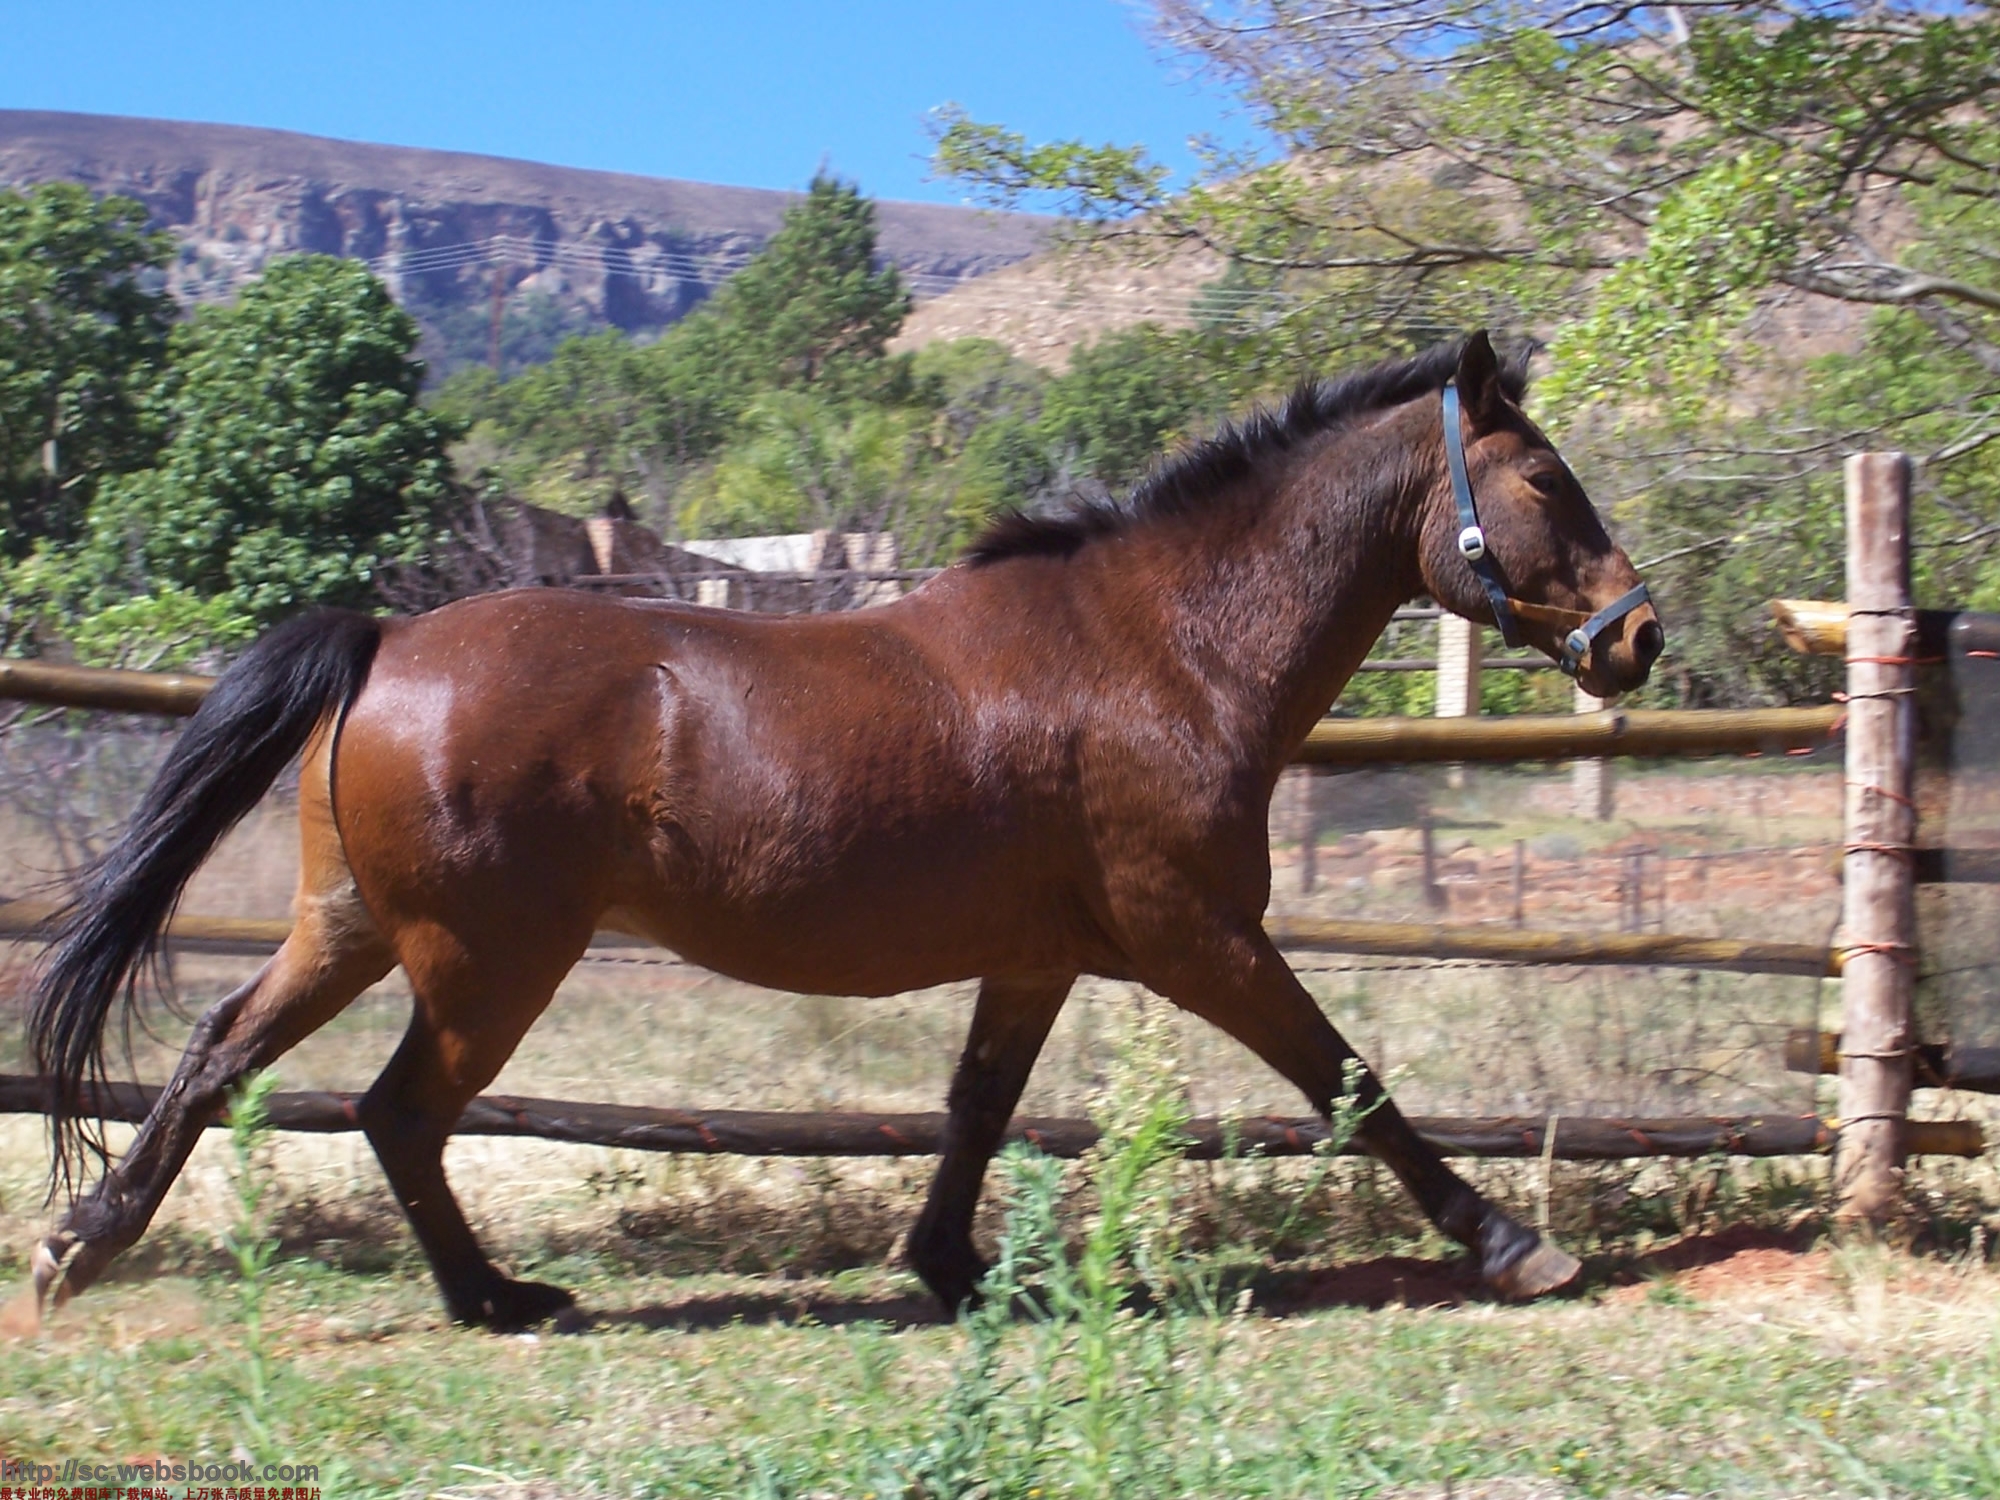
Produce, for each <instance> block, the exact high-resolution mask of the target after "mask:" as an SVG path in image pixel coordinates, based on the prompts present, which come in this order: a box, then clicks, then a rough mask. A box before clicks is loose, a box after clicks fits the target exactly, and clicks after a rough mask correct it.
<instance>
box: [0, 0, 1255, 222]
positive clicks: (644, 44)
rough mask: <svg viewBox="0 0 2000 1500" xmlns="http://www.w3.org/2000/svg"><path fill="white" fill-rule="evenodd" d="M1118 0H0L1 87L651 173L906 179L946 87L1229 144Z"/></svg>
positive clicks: (922, 183)
mask: <svg viewBox="0 0 2000 1500" xmlns="http://www.w3.org/2000/svg"><path fill="white" fill-rule="evenodd" d="M1143 24H1144V15H1143V12H1141V11H1140V10H1138V9H1137V8H1135V7H1133V6H1131V5H1127V4H1124V3H1121V0H1007V3H998V4H989V3H979V4H954V3H952V0H929V3H916V0H849V3H845V4H842V3H819V4H813V3H805V0H769V3H759V0H740V3H736V4H715V3H711V4H702V5H689V4H669V3H644V0H571V3H568V4H564V5H549V4H546V3H543V4H537V5H526V4H521V3H519V0H485V3H482V4H470V3H462V0H442V3H434V0H401V3H394V4H391V3H384V0H340V3H327V0H258V3H247V0H209V3H206V4H199V5H190V4H175V3H172V0H168V3H165V4H162V3H159V0H151V3H137V0H0V36H4V37H5V38H6V42H5V45H6V50H7V52H8V54H9V56H10V64H9V66H8V67H7V69H6V74H5V79H6V81H5V83H4V84H0V106H4V107H12V108H17V109H66V110H81V111H86V112H94V113H103V114H124V115H149V116H156V117H162V118H167V119H179V120H208V121H219V122H223V123H227V124H237V125H265V126H271V127H274V128H278V129H284V130H300V131H306V132H309V133H312V134H316V135H330V136H339V137H343V138H346V139H351V140H367V141H382V142H388V143H391V144H396V145H408V146H435V147H441V148H446V149H451V150H462V151H481V152H488V153H491V154H493V155H498V156H518V157H526V158H529V159H532V160H537V161H550V162H558V163H562V164H564V165H569V166H579V167H599V168H605V169H610V170H614V171H625V172H643V173H648V174H651V175H655V176H662V177H685V178H692V179H696V180H700V181H709V182H726V183H735V184H740V185H743V186H748V187H769V188H796V187H801V186H803V185H804V183H805V182H806V181H807V179H809V178H810V177H811V175H812V173H813V170H814V168H815V167H817V166H818V165H819V164H820V162H821V161H822V160H824V161H825V162H827V163H828V164H829V165H830V166H831V167H832V168H833V170H835V171H836V172H838V173H839V174H840V175H842V176H844V177H848V178H851V179H854V180H857V181H859V182H860V184H861V186H862V188H863V189H864V190H865V191H866V192H868V193H870V194H871V195H874V196H877V197H883V198H917V199H926V200H930V201H934V202H958V201H962V200H963V198H964V191H963V189H961V188H959V187H957V186H956V185H954V184H951V183H943V182H931V181H927V180H926V166H925V161H924V158H925V156H926V153H927V150H928V137H927V136H926V134H925V132H924V125H923V122H924V117H925V115H926V113H927V112H928V111H930V110H931V109H933V108H935V107H936V106H938V105H941V104H943V103H945V102H947V101H956V102H957V103H959V104H962V105H963V106H965V107H966V109H968V110H969V111H971V113H972V115H973V117H974V118H976V119H980V120H990V121H995V122H999V123H1003V124H1006V125H1008V126H1010V127H1012V128H1014V129H1017V130H1020V131H1023V132H1025V133H1026V134H1028V135H1029V136H1030V137H1031V138H1034V139H1048V138H1052V137H1058V136H1079V137H1082V138H1085V139H1087V140H1090V141H1093V142H1100V141H1112V142H1117V143H1119V144H1134V143H1144V144H1146V145H1147V146H1149V147H1151V148H1152V149H1153V150H1154V151H1155V153H1156V154H1157V155H1158V156H1160V157H1161V159H1163V160H1165V161H1166V162H1168V164H1169V165H1171V166H1173V167H1174V168H1175V169H1176V171H1177V172H1185V171H1187V170H1189V169H1190V168H1191V166H1192V162H1193V158H1192V156H1191V154H1190V153H1189V151H1188V149H1187V141H1188V138H1189V137H1191V136H1197V135H1203V134H1210V135H1218V136H1221V137H1223V138H1225V139H1231V140H1235V141H1240V140H1241V138H1242V136H1243V127H1242V124H1241V122H1240V120H1239V119H1238V118H1236V117H1235V116H1234V115H1233V114H1232V106H1231V102H1230V101H1229V100H1228V99H1227V98H1226V97H1224V96H1223V95H1222V94H1220V93H1219V92H1218V91H1216V90H1214V89H1212V88H1203V87H1200V86H1197V85H1196V84H1194V83H1191V82H1190V81H1188V77H1187V73H1188V70H1187V68H1186V67H1185V65H1184V64H1179V63H1176V62H1174V61H1172V60H1168V59H1163V58H1162V57H1161V56H1160V55H1159V53H1158V52H1157V51H1156V50H1155V49H1154V48H1153V47H1152V46H1151V45H1150V43H1149V41H1148V39H1147V37H1146V35H1145V34H1144V31H1143Z"/></svg>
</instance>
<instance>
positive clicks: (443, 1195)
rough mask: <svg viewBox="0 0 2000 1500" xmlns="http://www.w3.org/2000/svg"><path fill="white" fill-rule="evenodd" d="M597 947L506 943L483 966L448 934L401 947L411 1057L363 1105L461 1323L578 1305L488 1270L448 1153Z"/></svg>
mask: <svg viewBox="0 0 2000 1500" xmlns="http://www.w3.org/2000/svg"><path fill="white" fill-rule="evenodd" d="M498 928H499V924H496V929H498ZM524 930H532V928H531V927H529V928H525V929H524ZM589 940H590V931H589V927H588V924H585V925H584V926H583V927H582V928H581V930H580V931H579V932H577V933H575V934H572V935H571V937H570V940H568V941H564V942H560V943H554V944H547V945H542V946H540V947H538V948H537V949H536V951H534V952H532V953H529V952H524V951H520V950H521V949H522V948H523V945H522V944H519V943H508V944H505V945H504V946H505V947H506V948H507V949H508V950H511V951H509V952H505V953H501V952H488V953H486V954H484V955H483V956H475V955H472V954H469V953H467V952H466V951H465V949H464V948H463V947H461V946H460V944H459V943H458V941H457V940H456V939H455V938H454V937H452V936H451V935H450V934H448V933H445V932H443V931H441V930H436V929H432V930H429V931H427V932H424V933H422V934H421V935H417V936H411V935H405V936H404V937H402V938H399V941H398V947H399V949H400V950H401V951H402V955H403V965H404V968H405V969H406V970H407V971H408V972H409V975H410V981H411V984H412V986H413V988H414V989H415V990H416V995H417V1003H416V1009H415V1012H414V1014H413V1015H412V1016H411V1018H410V1028H409V1030H408V1031H407V1032H405V1033H404V1035H403V1041H402V1045H401V1046H399V1047H398V1048H397V1049H396V1055H395V1056H394V1057H392V1058H391V1059H390V1060H389V1065H388V1066H387V1067H386V1068H384V1069H383V1070H382V1075H381V1076H380V1077H379V1078H377V1079H376V1080H375V1083H374V1085H373V1086H372V1087H371V1088H370V1089H369V1090H368V1093H367V1096H366V1097H365V1098H364V1099H363V1100H362V1102H361V1110H360V1114H361V1128H362V1129H363V1130H364V1131H366V1132H367V1135H368V1141H369V1144H370V1145H372V1146H373V1147H374V1148H375V1154H376V1156H377V1157H378V1158H380V1160H381V1162H382V1171H383V1173H384V1175H385V1176H387V1177H388V1179H389V1186H390V1189H391V1190H392V1191H393V1192H394V1193H395V1195H396V1199H397V1201H398V1202H399V1203H401V1204H402V1206H403V1212H404V1213H405V1214H407V1215H408V1216H409V1220H410V1227H411V1228H412V1229H413V1230H415V1231H416V1235H417V1240H418V1242H419V1243H420V1244H422V1246H423V1248H424V1255H425V1256H426V1257H427V1258H428V1259H429V1261H430V1266H431V1273H432V1275H433V1276H435V1277H436V1278H437V1284H438V1290H439V1291H440V1292H441V1293H442V1294H443V1296H444V1301H445V1307H446V1309H447V1310H448V1311H449V1312H450V1314H451V1316H452V1318H453V1319H454V1320H455V1321H457V1322H460V1323H466V1324H471V1325H475V1326H479V1327H485V1328H491V1329H494V1330H496V1331H498V1330H507V1329H517V1328H527V1327H532V1326H533V1325H534V1324H536V1323H539V1322H541V1321H543V1320H544V1319H546V1318H549V1317H552V1316H554V1315H555V1314H556V1313H559V1312H561V1311H562V1310H563V1309H565V1308H567V1307H569V1306H571V1305H572V1304H573V1302H574V1300H575V1299H573V1298H572V1297H571V1296H570V1294H569V1293H568V1292H567V1291H564V1290H563V1289H562V1288H561V1287H553V1286H544V1285H542V1284H541V1283H539V1282H532V1281H515V1280H512V1279H510V1278H508V1277H506V1276H503V1275H501V1273H500V1272H499V1270H498V1269H496V1268H495V1267H494V1265H493V1263H492V1262H491V1261H490V1260H488V1259H487V1258H486V1252H485V1251H484V1250H482V1249H481V1248H480V1245H479V1241H478V1239H477V1238H476V1237H475V1236H474V1235H473V1232H472V1228H471V1226H470V1225H469V1224H467V1223H466V1221H465V1215H464V1213H463V1212H461V1211H460V1209H459V1206H458V1200H457V1199H456V1198H455V1197H453V1196H452V1191H451V1184H450V1183H449V1182H448V1181H447V1180H446V1177H445V1170H444V1145H445V1140H446V1138H447V1137H448V1136H449V1135H450V1134H451V1130H452V1127H453V1126H454V1125H456V1124H457V1123H458V1117H459V1116H460V1115H461V1114H463V1113H464V1112H465V1106H466V1105H468V1104H470V1103H471V1102H472V1099H473V1097H474V1096H475V1095H477V1094H478V1092H479V1091H480V1090H481V1089H483V1088H485V1087H486V1085H487V1084H489V1083H491V1082H492V1081H493V1079H494V1078H495V1077H496V1076H497V1075H498V1074H499V1072H500V1069H501V1068H502V1067H503V1066H504V1065H505V1064H506V1061H507V1059H508V1058H509V1057H510V1056H511V1055H512V1054H513V1051H514V1049H515V1047H517V1046H518V1045H519V1044H520V1041H521V1038H522V1037H523V1036H525V1035H526V1034H527V1031H528V1028H529V1027H530V1026H532V1025H533V1024H534V1022H535V1018H536V1017H537V1016H539V1015H540V1014H541V1013H542V1011H543V1010H544V1009H545V1008H546V1007H547V1005H548V1003H549V999H550V997H551V996H553V995H554V993H555V989H556V985H557V984H559V983H560V982H561V980H562V977H563V975H564V974H566V973H568V972H569V969H570V967H571V965H573V964H574V963H575V962H576V960H577V959H578V958H579V957H581V956H582V954H583V950H584V947H585V945H586V944H587V943H588V942H589Z"/></svg>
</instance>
